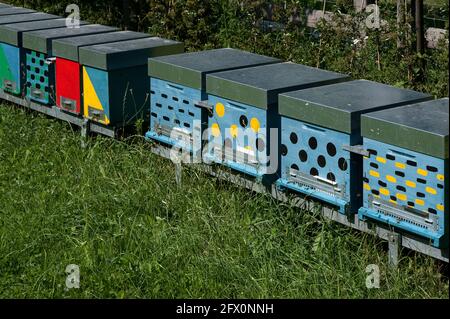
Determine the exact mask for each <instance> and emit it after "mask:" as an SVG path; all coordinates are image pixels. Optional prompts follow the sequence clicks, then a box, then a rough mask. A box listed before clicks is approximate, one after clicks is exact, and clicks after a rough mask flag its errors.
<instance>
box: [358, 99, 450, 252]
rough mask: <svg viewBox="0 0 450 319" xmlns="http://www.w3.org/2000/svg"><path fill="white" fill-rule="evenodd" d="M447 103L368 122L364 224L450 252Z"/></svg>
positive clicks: (366, 118)
mask: <svg viewBox="0 0 450 319" xmlns="http://www.w3.org/2000/svg"><path fill="white" fill-rule="evenodd" d="M448 109H449V103H448V98H447V99H441V100H435V101H429V102H423V103H419V104H414V105H408V106H404V107H401V108H397V109H393V110H386V111H382V112H375V113H373V114H369V115H367V116H364V117H363V121H362V130H363V135H364V148H365V149H367V150H368V151H369V154H370V155H369V156H367V157H365V160H364V170H363V174H364V176H363V181H364V203H363V207H362V208H361V209H360V210H359V217H360V219H362V220H367V219H369V220H376V221H379V222H382V223H386V224H388V225H390V226H393V227H396V228H399V229H403V230H405V231H408V232H410V233H414V234H417V235H419V236H421V237H423V238H425V239H426V240H428V241H429V242H430V243H431V244H432V245H433V246H436V247H439V248H443V247H448V201H449V198H448V197H449V186H448V174H449V172H448V170H449V168H448V164H449V163H448V131H449V128H448V125H449V118H448V116H449V113H448Z"/></svg>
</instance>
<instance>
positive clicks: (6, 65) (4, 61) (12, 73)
mask: <svg viewBox="0 0 450 319" xmlns="http://www.w3.org/2000/svg"><path fill="white" fill-rule="evenodd" d="M56 18H58V16H54V15H51V14H46V13H30V14H19V15H9V16H2V17H0V89H3V90H4V91H5V92H7V93H12V94H20V93H21V88H22V87H23V86H24V78H23V76H22V75H23V72H22V70H21V63H23V61H24V60H23V58H24V51H23V50H22V49H21V39H22V37H21V32H22V31H19V30H23V29H20V28H23V27H24V25H29V24H30V23H32V22H34V21H36V22H44V21H52V20H54V19H56ZM41 20H42V21H41ZM24 21H28V22H29V23H27V22H24ZM25 29H26V28H25ZM28 29H29V28H28ZM13 30H14V31H13ZM15 30H17V31H15ZM31 30H36V29H31ZM19 38H20V39H19ZM19 40H20V41H19Z"/></svg>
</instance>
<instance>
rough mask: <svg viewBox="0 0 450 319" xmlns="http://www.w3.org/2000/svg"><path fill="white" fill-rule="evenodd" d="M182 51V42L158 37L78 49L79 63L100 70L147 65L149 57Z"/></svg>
mask: <svg viewBox="0 0 450 319" xmlns="http://www.w3.org/2000/svg"><path fill="white" fill-rule="evenodd" d="M183 51H184V44H183V43H182V42H178V41H173V40H166V39H161V38H158V37H152V38H145V39H138V40H129V41H121V42H114V43H105V44H98V45H93V46H87V47H82V48H80V49H79V55H80V63H81V64H83V65H86V66H90V67H94V68H97V69H102V70H113V69H121V68H127V67H132V66H138V65H147V61H148V58H149V57H156V56H162V55H169V54H177V53H181V52H183Z"/></svg>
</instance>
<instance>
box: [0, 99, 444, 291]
mask: <svg viewBox="0 0 450 319" xmlns="http://www.w3.org/2000/svg"><path fill="white" fill-rule="evenodd" d="M89 143H90V144H89V146H88V148H86V149H81V148H80V137H79V132H77V131H72V129H71V127H70V126H69V125H68V124H66V123H61V122H57V121H56V120H51V119H48V118H45V117H42V116H40V115H36V114H34V113H28V114H27V113H26V112H25V111H23V110H21V109H17V108H16V107H14V106H7V105H2V106H0V297H2V298H13V297H14V298H16V297H24V298H38V297H39V298H55V297H56V298H66V297H76V298H78V297H87V298H100V297H106V298H122V297H124V298H130V297H137V298H163V297H168V298H172V297H189V298H200V297H202V298H203V297H211V298H215V297H255V298H260V297H275V298H278V297H286V298H334V297H336V298H366V297H373V298H409V297H410V298H430V297H433V298H448V297H449V294H448V288H449V286H448V278H447V277H443V276H442V275H441V274H442V273H444V272H445V270H444V269H442V267H443V264H441V263H439V262H437V261H435V260H433V259H431V258H428V257H424V256H422V255H419V254H414V253H409V254H406V255H405V254H404V256H405V257H404V259H403V260H402V262H401V265H400V267H399V269H398V270H389V269H388V268H387V265H386V260H387V256H386V247H385V246H384V245H385V244H383V243H382V242H380V241H378V240H376V239H374V238H373V237H371V236H367V235H363V234H361V233H358V232H354V231H350V230H349V229H348V228H346V227H343V226H340V225H338V224H336V223H333V222H329V221H326V220H324V219H322V218H321V217H320V216H318V215H317V214H316V213H314V212H302V211H300V210H299V209H295V208H292V207H289V206H286V205H283V204H280V203H276V202H275V201H274V200H273V199H271V198H269V197H265V196H262V195H255V194H252V193H249V192H248V191H245V190H242V189H240V188H236V187H234V186H232V185H230V184H227V183H223V182H220V181H218V180H215V179H214V178H211V177H207V176H202V175H201V174H198V173H196V172H195V171H194V170H192V169H185V170H184V176H183V182H184V183H183V186H182V187H181V188H177V187H176V184H175V178H174V177H175V175H174V170H173V166H172V164H171V163H170V162H169V161H167V160H163V159H161V158H158V157H157V156H154V155H151V154H150V153H149V152H148V149H147V147H146V145H145V144H143V143H141V141H140V140H136V141H134V142H133V143H127V144H125V143H121V142H117V141H112V140H109V139H104V138H97V139H92V140H91V141H90V142H89ZM68 264H77V265H79V266H80V272H81V288H80V289H72V290H69V291H66V290H65V288H64V287H65V279H66V275H65V268H66V266H67V265H68ZM369 264H377V265H379V267H380V269H381V287H380V289H371V290H369V289H367V288H366V287H365V280H366V273H365V268H366V266H367V265H369Z"/></svg>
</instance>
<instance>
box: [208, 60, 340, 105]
mask: <svg viewBox="0 0 450 319" xmlns="http://www.w3.org/2000/svg"><path fill="white" fill-rule="evenodd" d="M347 79H348V76H347V75H343V74H339V73H335V72H330V71H325V70H321V69H317V68H312V67H309V66H305V65H301V64H295V63H291V62H287V63H277V64H270V65H263V66H257V67H251V68H245V69H239V70H233V71H226V72H220V73H214V74H209V75H207V76H206V91H207V93H208V94H212V95H216V96H220V97H222V98H226V99H229V100H233V101H237V102H240V103H244V104H248V105H251V106H255V107H258V108H262V109H267V108H268V107H269V106H270V105H273V104H276V103H277V102H278V94H280V93H283V92H288V91H293V90H299V89H303V88H309V87H314V86H319V85H325V84H330V83H336V82H341V81H346V80H347Z"/></svg>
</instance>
